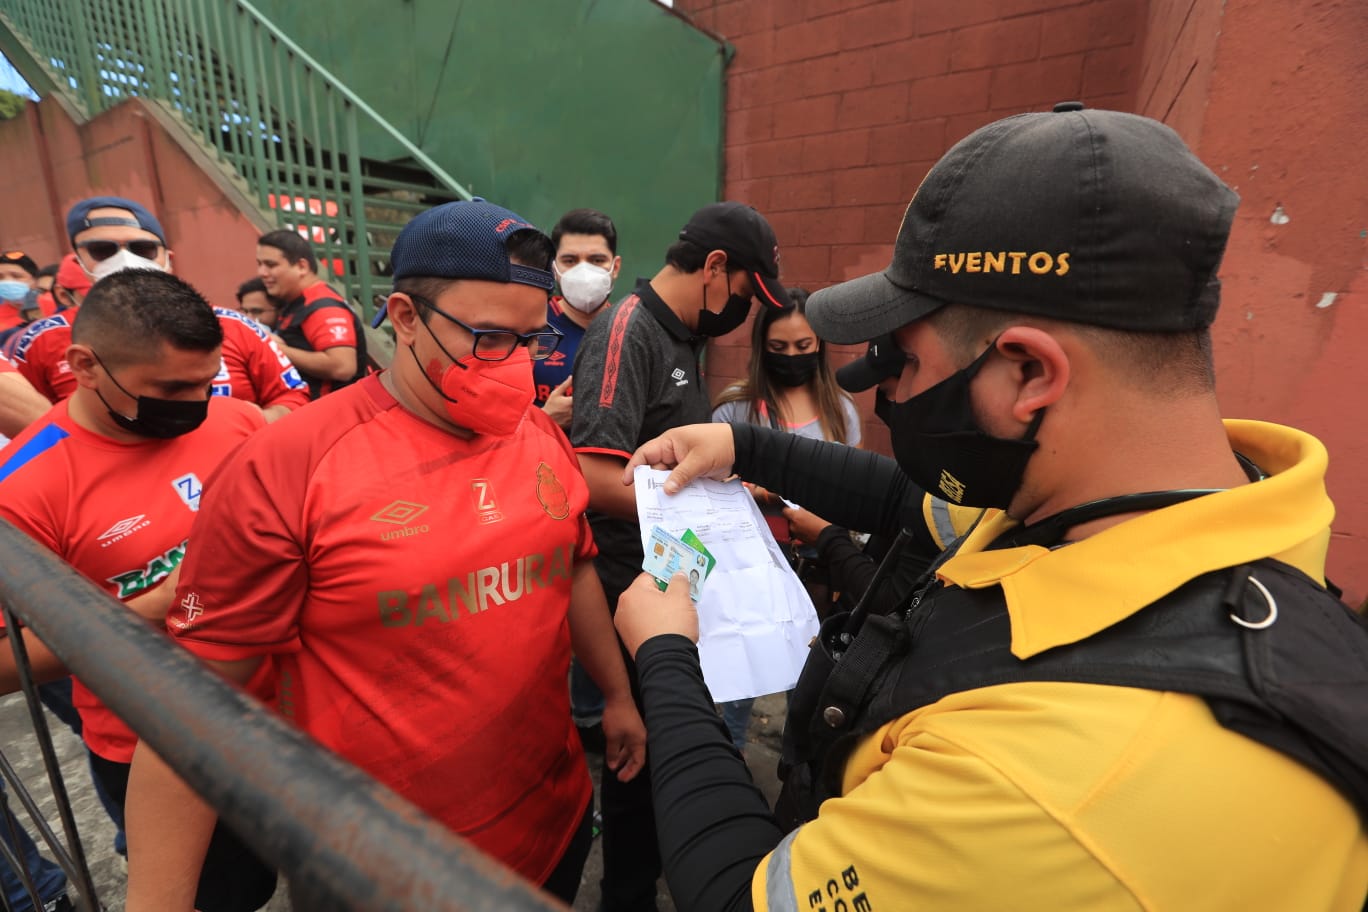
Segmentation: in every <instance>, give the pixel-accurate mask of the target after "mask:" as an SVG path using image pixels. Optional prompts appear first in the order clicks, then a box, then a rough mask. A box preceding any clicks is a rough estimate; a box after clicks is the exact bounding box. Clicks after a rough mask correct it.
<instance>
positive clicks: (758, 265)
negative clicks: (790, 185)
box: [679, 202, 789, 307]
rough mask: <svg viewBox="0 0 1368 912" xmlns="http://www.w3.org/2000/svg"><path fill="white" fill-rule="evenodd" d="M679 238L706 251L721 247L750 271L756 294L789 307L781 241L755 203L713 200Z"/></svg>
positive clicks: (763, 299)
mask: <svg viewBox="0 0 1368 912" xmlns="http://www.w3.org/2000/svg"><path fill="white" fill-rule="evenodd" d="M679 239H680V240H682V241H691V242H693V243H695V244H697V245H698V246H699V247H702V248H704V249H705V250H721V251H723V252H724V253H726V254H727V260H728V261H729V262H730V263H731V265H732V266H739V267H740V268H742V269H744V270H746V272H747V273H748V274H749V275H750V277H751V283H752V284H753V285H754V286H755V296H756V297H757V298H759V299H760V300H761V301H763V302H765V303H766V304H770V305H773V306H774V307H787V306H789V296H788V291H787V290H785V288H784V283H782V282H780V281H779V242H778V241H777V240H775V237H774V229H773V228H771V227H770V223H769V222H767V221H765V217H764V216H763V215H761V214H760V213H759V212H757V211H756V210H755V208H754V207H753V206H747V205H746V204H745V203H731V202H727V203H712V204H710V205H707V206H704V207H703V208H702V209H699V210H698V211H697V212H695V213H694V214H693V215H692V216H690V217H689V222H688V224H686V225H685V226H684V227H683V229H681V230H680V232H679Z"/></svg>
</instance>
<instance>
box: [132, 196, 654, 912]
mask: <svg viewBox="0 0 1368 912" xmlns="http://www.w3.org/2000/svg"><path fill="white" fill-rule="evenodd" d="M551 256H552V248H551V242H550V240H549V239H548V238H547V237H546V236H545V235H543V234H542V233H541V232H540V231H538V230H536V229H535V228H533V227H532V226H531V225H529V224H528V223H527V222H526V221H525V220H524V219H522V218H521V217H519V216H518V215H516V214H514V213H512V212H509V211H508V210H506V209H503V208H500V207H498V206H494V205H492V204H490V203H487V202H484V201H481V200H472V201H468V202H456V203H448V204H446V205H443V206H439V207H437V208H435V209H432V210H429V211H427V212H425V213H423V214H421V215H419V216H418V217H417V218H415V219H414V220H413V221H411V222H410V223H409V224H408V225H407V226H405V228H404V230H403V231H402V232H401V233H400V235H399V238H398V240H397V241H396V242H395V245H394V250H393V253H392V256H391V260H392V262H393V264H394V277H395V285H394V293H393V294H391V295H390V296H389V298H388V301H387V302H386V311H387V313H388V316H389V318H390V320H391V322H392V323H393V326H394V332H395V339H396V341H397V343H398V347H397V353H396V355H395V358H394V361H393V364H392V366H391V367H390V369H389V370H387V371H385V372H383V373H381V374H378V375H373V376H370V377H366V378H365V379H363V380H361V381H360V382H359V383H356V384H354V385H353V386H351V387H348V388H347V389H344V390H341V391H339V392H337V393H333V394H330V395H328V396H325V397H324V398H322V399H320V400H319V401H317V402H316V403H314V404H313V405H311V406H310V407H309V408H307V409H304V410H303V411H301V412H300V413H299V414H298V415H296V416H294V417H293V418H292V419H291V420H290V421H287V422H283V423H281V424H278V425H275V426H272V427H271V428H269V429H268V430H267V432H266V433H264V434H263V435H261V437H260V438H259V439H257V440H253V441H250V442H249V443H248V445H246V446H244V447H243V448H241V449H239V450H238V452H237V454H236V455H235V457H234V459H233V462H232V464H231V465H229V466H225V467H224V470H223V471H222V472H221V473H220V474H219V475H218V476H216V478H215V481H214V485H213V487H212V488H211V489H210V491H209V492H208V493H207V494H206V496H205V500H204V504H203V510H202V512H201V516H200V521H199V522H197V523H196V525H195V531H194V535H195V547H194V549H193V550H192V552H191V554H190V556H189V558H188V560H187V563H186V564H185V567H184V569H183V571H182V574H181V585H180V588H179V590H178V592H177V602H178V604H179V605H180V606H181V607H180V608H177V609H174V610H173V611H172V613H171V614H170V615H168V618H167V629H168V631H169V632H170V633H171V635H172V636H174V637H175V638H177V639H178V640H179V641H180V642H181V643H182V644H183V645H184V646H186V648H188V649H190V650H191V651H192V652H194V653H196V654H197V655H199V656H201V657H202V658H204V659H206V660H208V661H209V663H210V664H211V665H212V666H213V667H215V668H216V669H218V670H219V671H221V672H222V673H223V674H225V675H226V676H228V677H230V678H232V679H234V680H237V681H245V680H247V679H248V678H249V677H250V676H251V675H253V674H254V673H255V672H256V670H257V669H259V668H261V667H262V665H263V662H264V660H265V659H266V658H267V657H272V658H273V659H274V663H273V667H274V669H275V672H276V674H277V675H278V677H279V680H280V682H281V688H280V693H281V694H282V699H281V702H280V710H281V711H282V712H283V713H284V714H285V715H286V716H288V717H289V718H291V719H293V720H294V721H295V722H296V723H297V724H298V725H299V726H300V727H302V728H303V729H305V730H306V731H308V732H309V733H310V734H311V735H313V736H314V737H315V738H316V739H317V740H318V741H319V742H320V743H322V744H323V745H324V746H325V747H328V748H330V749H332V750H334V751H336V752H337V753H338V754H340V755H342V756H343V757H345V758H346V759H348V760H350V761H351V762H352V763H354V764H356V765H357V766H359V767H360V768H362V769H364V770H366V771H367V772H369V773H370V774H371V775H372V776H374V777H376V778H377V779H378V780H380V781H381V782H383V783H385V784H387V785H389V786H390V787H391V788H393V789H394V790H395V791H397V792H398V793H399V794H401V795H403V796H404V797H406V798H408V799H409V800H410V801H412V802H414V804H416V805H417V806H418V807H420V808H422V809H423V810H425V811H426V812H427V813H429V814H431V815H432V816H433V817H435V818H436V819H438V820H441V821H443V822H444V823H445V824H446V825H447V826H449V827H451V829H452V830H454V831H455V832H457V833H459V834H460V835H462V836H464V837H466V838H467V839H469V840H471V842H473V843H474V844H475V845H476V846H477V847H479V848H480V849H481V850H483V851H485V852H486V853H488V854H490V855H492V856H494V857H495V858H497V859H499V860H500V861H502V862H503V863H504V864H506V865H508V866H509V867H511V868H513V869H515V870H516V871H518V872H519V873H520V874H521V875H522V876H524V877H526V878H527V879H529V880H531V881H533V882H534V883H537V884H541V885H542V886H543V887H544V888H545V889H546V890H547V891H548V892H550V893H553V894H555V895H556V896H558V897H560V898H561V899H563V900H565V901H566V902H569V901H571V900H572V899H573V897H574V894H575V891H576V889H577V887H578V886H579V879H580V873H581V869H582V867H583V864H584V859H585V857H586V856H587V854H588V851H589V846H590V840H591V836H590V812H591V804H590V800H591V789H590V782H589V776H588V771H587V767H586V764H585V761H584V754H583V751H582V749H581V747H580V743H579V736H578V734H577V733H576V731H575V728H574V726H573V724H572V722H571V718H570V706H569V699H568V696H567V693H566V686H565V679H566V672H567V670H568V667H569V663H570V649H571V645H572V644H573V647H574V651H575V654H576V655H577V656H578V657H579V659H580V661H581V662H582V663H583V664H584V665H585V667H586V668H587V669H588V670H589V672H590V674H591V675H592V676H593V677H594V679H595V680H596V682H597V683H598V685H599V686H600V688H602V690H603V692H604V694H605V697H606V701H607V708H606V709H605V712H604V719H603V727H604V733H605V736H606V738H607V741H608V747H607V752H606V763H607V765H608V766H609V767H610V768H611V769H613V770H615V771H616V773H617V775H618V776H619V777H621V778H624V779H629V778H631V777H632V776H634V775H635V774H636V772H637V771H638V770H639V769H640V767H641V765H642V763H643V760H644V744H645V732H644V730H643V728H642V725H641V720H640V717H639V716H638V715H637V713H636V709H635V706H634V705H633V702H632V697H631V693H630V690H629V686H628V682H627V675H626V671H625V669H624V668H623V664H622V658H621V655H620V653H619V650H618V645H617V639H616V637H615V636H614V634H613V630H612V625H611V621H610V620H609V615H608V608H607V604H606V602H605V601H604V597H603V590H602V589H601V587H600V586H599V582H598V577H597V576H596V575H595V573H594V567H593V563H592V560H591V559H592V558H593V556H594V553H595V547H594V541H593V536H592V534H591V533H590V531H589V524H588V522H587V520H586V519H585V509H586V507H587V505H588V501H589V491H588V488H587V487H586V485H585V483H584V479H583V478H582V477H581V476H580V474H579V470H578V467H577V465H576V461H575V455H574V453H573V451H572V450H571V449H570V445H569V443H568V441H567V440H566V439H565V436H564V434H562V433H561V431H560V429H559V428H557V427H556V425H555V423H554V422H553V421H552V420H551V419H550V418H549V417H548V416H547V415H546V414H545V413H544V412H543V411H542V410H540V409H536V408H532V407H531V406H532V394H533V379H532V364H531V362H532V360H533V359H536V358H544V357H545V356H547V355H549V354H550V353H551V352H553V351H554V350H555V348H556V345H557V344H558V342H559V338H558V336H557V335H556V333H555V332H554V331H552V330H550V329H549V328H548V327H547V326H546V302H547V297H548V295H549V293H550V291H551V288H552V284H553V279H552V275H551V270H550V265H551ZM285 682H288V686H286V683H285ZM133 778H134V782H133V798H132V801H131V804H130V815H129V826H130V832H131V834H132V835H131V836H130V839H129V846H130V848H131V850H132V851H131V854H130V857H129V894H128V905H127V907H126V908H127V909H128V910H129V912H139V910H156V912H189V909H190V908H191V906H190V901H191V899H192V896H191V893H190V891H189V886H190V884H191V883H192V882H193V878H192V877H191V876H189V875H188V874H187V872H193V871H194V870H195V868H196V866H197V864H198V854H199V852H200V847H201V846H202V844H203V834H204V833H205V832H207V830H208V827H209V822H210V821H211V820H212V819H213V814H212V811H211V810H210V809H208V808H207V807H205V806H204V805H203V804H201V803H200V801H199V799H197V798H196V797H195V796H194V794H193V793H190V792H189V791H188V790H187V789H185V787H184V786H183V785H182V784H181V783H179V781H178V780H176V779H175V778H174V775H173V774H172V773H170V771H169V770H168V769H167V768H166V767H165V766H164V765H162V764H161V763H160V761H159V760H158V758H157V757H156V756H155V755H153V754H151V753H149V752H143V751H140V752H139V755H138V758H137V760H136V761H135V764H134V776H133Z"/></svg>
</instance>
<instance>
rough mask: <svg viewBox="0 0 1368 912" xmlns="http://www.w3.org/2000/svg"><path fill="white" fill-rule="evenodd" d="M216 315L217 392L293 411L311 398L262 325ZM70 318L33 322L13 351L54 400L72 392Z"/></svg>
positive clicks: (222, 312)
mask: <svg viewBox="0 0 1368 912" xmlns="http://www.w3.org/2000/svg"><path fill="white" fill-rule="evenodd" d="M214 313H215V314H216V315H217V316H218V320H219V325H220V326H221V327H223V361H222V363H221V364H220V366H219V374H218V376H217V377H215V378H214V395H215V396H231V397H232V398H234V399H241V400H243V401H245V402H254V403H256V404H257V405H259V406H261V407H262V408H268V407H270V406H272V405H287V406H289V407H290V408H291V409H296V408H299V406H301V405H304V404H305V403H307V402H308V401H309V389H308V386H307V385H306V384H305V383H304V379H303V378H302V377H300V376H299V371H297V370H295V368H294V365H293V364H291V363H290V359H289V358H287V357H285V355H284V353H283V352H281V350H280V348H279V347H278V346H277V345H276V344H275V342H273V341H271V336H270V334H269V333H268V332H266V330H265V329H263V328H262V327H261V325H260V324H258V323H257V322H256V321H254V320H252V319H250V318H248V317H244V316H243V315H242V314H240V313H238V312H237V311H235V310H227V309H225V308H222V307H215V308H214ZM74 319H75V314H74V313H71V312H66V313H59V314H56V315H54V316H51V317H48V318H47V319H46V320H38V321H35V322H34V323H33V325H32V326H30V327H29V328H28V329H27V330H26V331H25V332H24V335H23V337H22V338H20V340H19V343H18V345H16V346H15V349H14V360H15V363H16V364H18V366H19V372H20V373H22V374H23V375H24V376H25V377H27V378H28V381H29V383H32V384H33V387H34V389H36V390H38V392H40V393H42V394H43V395H44V396H46V397H47V398H48V399H49V400H51V401H52V402H60V401H62V400H63V399H65V398H67V397H68V396H70V395H71V394H72V393H73V392H75V390H76V378H75V377H73V376H72V375H71V366H70V365H69V364H67V360H66V350H67V346H69V345H71V320H74Z"/></svg>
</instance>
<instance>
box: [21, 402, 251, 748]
mask: <svg viewBox="0 0 1368 912" xmlns="http://www.w3.org/2000/svg"><path fill="white" fill-rule="evenodd" d="M67 405H68V403H67V402H66V401H63V402H61V403H59V404H58V405H56V406H53V408H52V409H51V410H50V411H49V412H48V413H47V414H46V415H44V416H43V417H42V418H39V419H38V420H37V421H35V422H33V424H31V425H29V426H28V427H27V428H26V429H25V430H24V432H23V433H22V434H20V435H19V436H18V437H16V438H15V439H14V440H12V441H11V442H10V443H9V445H8V446H6V447H5V448H4V449H3V450H0V516H3V517H4V518H5V519H7V520H9V521H10V522H11V523H13V524H14V525H15V526H16V527H17V528H19V529H20V530H22V531H23V532H24V533H26V534H27V535H28V536H29V537H30V538H32V539H34V540H35V541H37V542H38V543H39V544H42V545H44V546H46V547H47V548H50V549H51V550H52V551H53V552H54V553H56V554H57V556H58V557H60V558H62V560H64V561H66V562H67V563H68V564H70V565H71V566H73V567H75V568H76V569H77V570H78V571H80V573H82V574H83V575H84V576H86V577H87V578H89V579H90V580H91V582H93V583H95V585H97V586H99V587H100V588H101V589H103V590H105V591H106V592H108V593H109V594H110V595H112V596H114V597H115V598H117V599H119V600H120V601H126V600H128V599H131V598H135V597H136V596H139V595H142V594H144V593H146V592H147V591H149V590H150V589H152V588H153V587H155V586H156V585H157V584H158V583H160V582H161V581H162V580H164V579H166V578H167V577H168V576H169V575H170V574H171V571H173V570H174V569H175V568H176V566H177V565H178V564H180V562H181V558H182V557H183V556H184V555H185V545H186V540H187V539H188V538H189V536H190V525H191V523H192V521H193V520H194V518H195V513H196V512H197V511H198V510H199V505H200V492H201V490H202V488H203V485H204V481H205V479H207V478H208V477H209V475H210V473H212V472H213V471H214V469H215V468H217V467H218V464H219V462H220V461H222V459H223V458H224V457H225V456H226V455H227V454H228V453H230V452H232V451H233V449H234V448H235V447H237V445H238V444H239V443H241V442H242V441H243V440H244V439H246V438H247V437H248V435H250V434H251V433H252V432H253V431H255V430H256V429H257V428H259V427H262V426H263V425H264V424H265V419H264V418H262V416H261V412H260V411H259V410H257V409H255V408H252V407H251V406H249V405H247V404H246V403H244V402H238V401H236V400H233V399H211V400H210V402H209V417H208V418H206V419H205V421H204V423H203V424H202V425H200V426H199V427H198V428H196V429H195V430H194V431H191V432H190V433H189V434H185V435H183V436H181V437H173V438H171V439H170V440H152V439H145V440H140V441H138V442H136V443H120V442H119V441H116V440H110V439H109V438H107V437H103V436H101V435H99V434H96V433H94V432H92V431H88V430H86V429H85V428H82V427H80V426H79V425H77V424H76V422H74V421H72V420H71V416H70V414H69V413H68V410H67ZM72 699H73V702H74V703H75V704H76V708H77V710H79V711H80V713H81V724H82V737H83V738H84V739H85V742H86V745H87V746H88V747H89V748H90V749H91V750H92V751H94V752H95V753H96V754H99V755H100V756H101V757H104V758H105V759H106V760H112V761H115V762H118V763H127V762H129V761H130V760H131V759H132V758H133V747H134V745H135V744H136V743H137V737H136V736H135V735H134V734H133V732H132V731H130V730H129V728H128V727H127V726H126V725H124V724H123V722H121V721H120V720H119V719H118V717H116V716H115V715H114V714H113V713H112V712H110V711H109V710H108V709H107V708H106V707H105V706H104V704H103V703H101V702H100V701H99V700H98V699H97V698H96V697H95V695H94V694H92V693H91V692H90V691H89V690H87V689H86V688H85V687H84V686H82V684H81V682H80V681H79V680H77V681H76V682H75V685H74V687H73V693H72Z"/></svg>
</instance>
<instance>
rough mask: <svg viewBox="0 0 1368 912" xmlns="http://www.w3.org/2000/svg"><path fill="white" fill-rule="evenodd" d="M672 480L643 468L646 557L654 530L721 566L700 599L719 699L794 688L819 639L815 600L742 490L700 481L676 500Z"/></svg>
mask: <svg viewBox="0 0 1368 912" xmlns="http://www.w3.org/2000/svg"><path fill="white" fill-rule="evenodd" d="M668 476H669V473H668V472H664V471H659V470H656V469H651V468H648V467H646V466H639V467H637V469H636V470H635V473H634V487H635V489H636V502H637V516H638V519H639V520H640V522H641V530H642V532H641V536H642V542H641V544H642V549H643V550H644V551H645V552H646V554H647V555H648V560H649V559H650V557H649V556H650V555H651V554H652V547H653V545H652V534H651V530H652V529H653V528H654V527H659V528H660V530H662V531H663V532H665V533H667V534H668V535H670V536H674V537H675V538H682V537H684V535H685V533H686V532H691V533H692V535H693V540H694V541H696V542H698V543H701V544H702V545H703V546H704V547H705V549H706V551H707V552H708V555H709V556H710V557H711V558H713V559H714V560H715V564H714V565H713V568H712V571H711V573H707V574H705V576H706V585H705V586H703V587H702V588H701V591H699V592H698V598H697V607H698V628H699V641H698V653H699V658H700V661H701V663H702V666H703V678H704V680H705V681H707V684H708V689H709V690H710V691H711V692H712V696H713V699H714V700H717V701H719V702H724V701H728V700H739V699H742V698H745V697H758V696H761V695H763V694H769V693H778V692H780V691H784V690H788V689H789V688H790V687H792V686H793V685H794V683H795V682H797V680H798V672H799V671H801V670H802V667H803V663H804V662H805V661H807V653H808V642H809V641H810V640H811V639H812V637H814V636H815V635H816V634H817V613H816V611H815V610H814V609H813V607H812V600H811V599H809V598H808V595H807V592H806V590H804V589H803V585H802V583H801V582H799V580H798V577H797V576H796V575H794V573H793V570H792V569H791V568H790V567H789V564H788V561H787V560H786V559H785V558H784V554H783V552H782V551H780V549H779V545H778V544H777V543H776V542H775V541H774V537H773V536H772V535H770V534H769V530H768V528H767V526H766V524H765V520H764V518H763V517H762V516H761V514H760V509H759V508H758V507H757V506H756V505H755V501H754V499H753V498H752V497H751V496H750V494H748V493H747V492H746V490H745V489H744V488H742V486H741V482H739V481H735V480H733V481H726V482H723V481H713V480H711V479H695V480H694V481H692V482H690V483H689V484H688V485H686V486H685V487H684V488H683V489H682V490H680V492H679V493H678V494H674V495H670V494H666V493H665V489H664V487H663V485H664V482H665V479H666V478H667V477H668ZM690 544H691V545H692V546H693V547H695V548H697V547H698V545H696V544H694V543H693V542H690Z"/></svg>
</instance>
